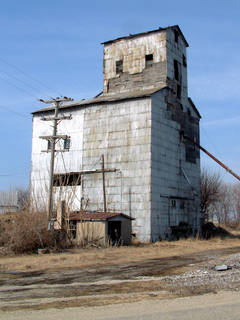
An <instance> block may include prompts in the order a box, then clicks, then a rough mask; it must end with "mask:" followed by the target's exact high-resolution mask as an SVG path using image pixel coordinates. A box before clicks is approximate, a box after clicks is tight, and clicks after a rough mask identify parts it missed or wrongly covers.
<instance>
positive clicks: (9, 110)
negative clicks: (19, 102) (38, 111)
mask: <svg viewBox="0 0 240 320" xmlns="http://www.w3.org/2000/svg"><path fill="white" fill-rule="evenodd" d="M0 108H3V109H5V110H8V111H10V112H12V113H15V114H17V115H19V116H21V117H24V118H27V119H31V120H32V118H30V117H27V116H24V115H23V114H21V113H18V112H16V111H13V110H11V109H8V108H5V107H3V106H0Z"/></svg>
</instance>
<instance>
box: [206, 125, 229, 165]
mask: <svg viewBox="0 0 240 320" xmlns="http://www.w3.org/2000/svg"><path fill="white" fill-rule="evenodd" d="M201 129H202V130H203V131H204V133H205V135H206V136H207V138H208V140H209V141H210V142H211V144H212V145H213V147H214V149H215V150H216V152H217V153H218V155H219V157H220V158H221V159H222V161H223V163H225V164H226V162H225V161H224V159H223V157H222V156H221V154H220V153H219V151H218V149H217V148H216V147H215V145H214V143H213V142H212V140H211V139H210V137H209V136H208V134H207V132H206V131H205V130H204V128H203V127H202V126H201Z"/></svg>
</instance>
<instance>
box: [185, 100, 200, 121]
mask: <svg viewBox="0 0 240 320" xmlns="http://www.w3.org/2000/svg"><path fill="white" fill-rule="evenodd" d="M188 101H189V103H190V104H191V106H192V107H193V109H194V110H195V112H196V114H197V116H198V117H199V118H200V119H201V118H202V116H201V114H200V112H199V111H198V109H197V107H196V106H195V104H194V103H193V101H192V99H191V98H190V97H188Z"/></svg>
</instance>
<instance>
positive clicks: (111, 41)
mask: <svg viewBox="0 0 240 320" xmlns="http://www.w3.org/2000/svg"><path fill="white" fill-rule="evenodd" d="M174 28H175V29H178V31H179V33H180V34H181V36H182V37H183V40H184V42H185V44H186V47H189V44H188V42H187V40H186V39H185V37H184V35H183V33H182V31H181V29H180V28H179V26H178V25H175V26H169V27H166V28H161V27H159V28H158V29H156V30H151V31H145V32H141V33H135V34H129V36H125V37H120V38H117V39H114V40H108V41H105V42H102V43H101V44H104V45H105V44H111V43H114V42H118V41H121V40H125V39H132V38H135V37H139V36H145V35H148V34H151V33H157V32H161V31H165V30H167V29H174Z"/></svg>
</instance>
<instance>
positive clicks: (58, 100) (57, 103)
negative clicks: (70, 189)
mask: <svg viewBox="0 0 240 320" xmlns="http://www.w3.org/2000/svg"><path fill="white" fill-rule="evenodd" d="M40 101H41V102H44V103H47V104H49V103H54V105H55V112H54V117H50V118H42V120H44V121H53V134H52V136H41V137H39V138H41V139H46V140H48V141H50V143H51V149H50V150H43V152H51V159H50V177H49V191H48V196H49V198H48V223H49V224H48V229H52V225H51V217H52V209H53V199H52V194H53V176H54V157H55V152H66V151H68V150H67V149H64V150H56V148H55V147H56V142H57V141H58V140H60V139H68V138H70V137H69V136H67V135H57V126H58V124H59V122H60V121H61V120H70V119H72V117H71V115H70V116H60V117H59V116H58V111H59V107H60V105H61V104H62V102H64V101H72V99H71V98H67V97H64V98H56V99H53V100H40Z"/></svg>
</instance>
